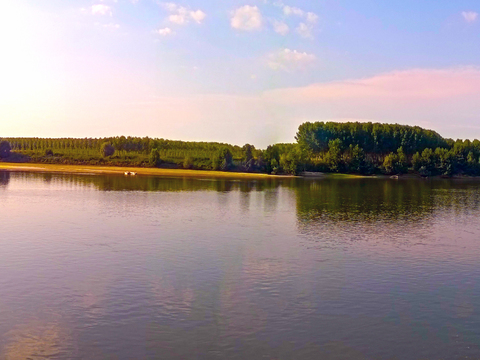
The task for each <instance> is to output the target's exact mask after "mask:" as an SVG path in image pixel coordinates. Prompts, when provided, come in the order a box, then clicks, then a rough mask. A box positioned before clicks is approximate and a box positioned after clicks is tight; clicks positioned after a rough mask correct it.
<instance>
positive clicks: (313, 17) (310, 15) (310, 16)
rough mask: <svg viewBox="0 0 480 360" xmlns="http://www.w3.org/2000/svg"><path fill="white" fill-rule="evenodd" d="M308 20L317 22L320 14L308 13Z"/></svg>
mask: <svg viewBox="0 0 480 360" xmlns="http://www.w3.org/2000/svg"><path fill="white" fill-rule="evenodd" d="M306 18H307V21H308V22H309V23H311V24H315V23H316V22H317V21H318V15H317V14H315V13H313V12H308V13H307V17H306Z"/></svg>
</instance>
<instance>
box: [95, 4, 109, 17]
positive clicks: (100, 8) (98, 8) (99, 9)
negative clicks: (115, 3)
mask: <svg viewBox="0 0 480 360" xmlns="http://www.w3.org/2000/svg"><path fill="white" fill-rule="evenodd" d="M92 14H93V15H110V16H112V8H111V7H110V6H108V5H104V4H95V5H92Z"/></svg>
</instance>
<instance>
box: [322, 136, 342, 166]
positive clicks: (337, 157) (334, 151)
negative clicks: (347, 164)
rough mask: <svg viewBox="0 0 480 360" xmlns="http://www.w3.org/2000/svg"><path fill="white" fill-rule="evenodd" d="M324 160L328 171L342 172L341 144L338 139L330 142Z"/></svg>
mask: <svg viewBox="0 0 480 360" xmlns="http://www.w3.org/2000/svg"><path fill="white" fill-rule="evenodd" d="M325 158H326V162H327V164H328V166H329V167H330V171H332V172H340V171H341V170H342V165H343V164H342V142H341V140H340V139H335V140H330V142H329V143H328V152H327V154H326V157H325Z"/></svg>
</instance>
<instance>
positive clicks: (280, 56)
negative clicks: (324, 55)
mask: <svg viewBox="0 0 480 360" xmlns="http://www.w3.org/2000/svg"><path fill="white" fill-rule="evenodd" d="M315 60H316V56H315V55H313V54H307V53H306V52H299V51H297V50H290V49H283V50H280V51H277V52H275V53H272V54H270V55H268V66H270V68H271V69H273V70H285V71H289V70H295V69H301V68H305V67H306V66H307V65H309V64H311V63H312V62H314V61H315Z"/></svg>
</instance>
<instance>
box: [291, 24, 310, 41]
mask: <svg viewBox="0 0 480 360" xmlns="http://www.w3.org/2000/svg"><path fill="white" fill-rule="evenodd" d="M295 31H296V32H297V34H298V35H300V36H301V37H303V38H310V39H311V38H313V34H312V32H313V27H312V26H311V25H308V24H305V23H303V22H302V23H300V24H299V25H298V27H297V28H296V29H295Z"/></svg>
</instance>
